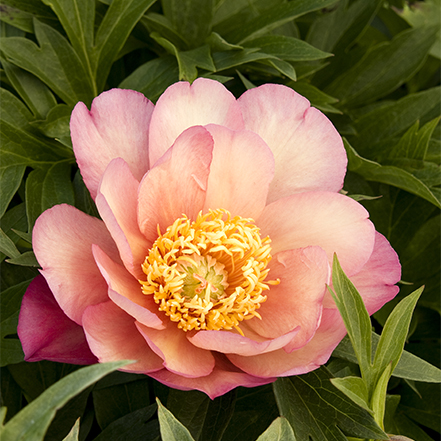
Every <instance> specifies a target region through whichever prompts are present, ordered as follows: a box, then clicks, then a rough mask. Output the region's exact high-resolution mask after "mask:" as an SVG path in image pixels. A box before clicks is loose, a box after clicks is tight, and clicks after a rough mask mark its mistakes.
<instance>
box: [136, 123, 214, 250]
mask: <svg viewBox="0 0 441 441" xmlns="http://www.w3.org/2000/svg"><path fill="white" fill-rule="evenodd" d="M212 150H213V138H212V137H211V135H210V133H209V132H208V131H207V130H206V129H204V128H203V127H200V126H196V127H191V128H190V129H188V130H186V131H185V132H184V133H182V134H181V135H180V136H179V138H178V139H177V140H176V142H175V144H174V145H173V147H172V148H170V149H169V150H168V151H167V153H166V154H165V155H164V156H163V157H162V158H161V160H160V161H158V162H157V163H156V164H155V166H154V167H153V168H152V169H151V170H150V171H149V172H148V174H147V175H146V176H145V177H144V179H143V180H142V182H141V185H140V187H139V195H138V201H139V202H138V223H139V227H140V229H141V231H142V233H143V234H144V236H145V237H146V238H147V239H148V240H150V241H151V242H152V243H153V242H154V241H155V240H156V238H157V236H158V233H157V228H158V225H159V228H160V229H161V231H162V232H163V233H164V232H165V230H166V229H167V227H169V226H170V225H172V224H173V222H174V221H175V220H176V219H178V218H180V217H182V215H183V214H186V215H187V216H188V217H189V218H196V216H197V214H198V212H199V211H200V210H202V207H203V206H204V201H205V193H206V190H207V179H208V173H209V171H210V163H211V159H212Z"/></svg>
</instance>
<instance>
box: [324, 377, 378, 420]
mask: <svg viewBox="0 0 441 441" xmlns="http://www.w3.org/2000/svg"><path fill="white" fill-rule="evenodd" d="M331 383H332V384H333V385H334V386H335V387H336V388H337V389H339V390H341V391H342V392H343V393H344V394H345V395H346V396H348V397H349V398H350V399H351V400H352V401H353V402H354V403H357V404H358V405H359V406H360V407H362V408H363V409H366V410H367V411H368V412H369V413H372V411H371V409H370V408H369V405H368V402H369V395H368V390H367V388H366V383H365V382H364V380H363V379H362V378H360V377H343V378H332V379H331Z"/></svg>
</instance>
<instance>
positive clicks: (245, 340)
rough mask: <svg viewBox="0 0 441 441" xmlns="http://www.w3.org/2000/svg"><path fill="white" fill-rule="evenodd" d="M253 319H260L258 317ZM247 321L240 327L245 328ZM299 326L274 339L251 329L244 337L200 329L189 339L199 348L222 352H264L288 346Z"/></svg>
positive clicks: (248, 353) (250, 353) (252, 353)
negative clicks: (263, 336)
mask: <svg viewBox="0 0 441 441" xmlns="http://www.w3.org/2000/svg"><path fill="white" fill-rule="evenodd" d="M252 320H258V319H256V318H254V319H252ZM246 325H247V323H245V324H242V325H241V326H240V328H241V329H242V330H244V329H245V328H246ZM298 331H299V328H295V329H293V330H292V331H290V332H288V333H286V334H285V335H282V336H280V337H278V338H274V339H266V338H262V337H261V336H259V335H258V334H256V333H254V332H253V331H252V329H249V330H248V332H246V333H245V336H244V337H242V336H241V335H239V334H235V333H233V332H229V331H199V332H196V333H195V334H194V335H189V336H188V340H189V341H190V342H191V343H192V344H194V345H195V346H197V347H198V348H202V349H208V350H211V351H217V352H221V353H222V354H239V355H244V356H249V355H257V354H264V353H266V352H271V351H275V350H276V349H280V348H283V347H284V346H286V345H287V344H288V343H289V342H290V341H291V340H292V339H293V338H294V337H295V335H296V334H297V332H298Z"/></svg>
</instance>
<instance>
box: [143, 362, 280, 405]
mask: <svg viewBox="0 0 441 441" xmlns="http://www.w3.org/2000/svg"><path fill="white" fill-rule="evenodd" d="M149 376H150V377H153V378H155V379H156V380H158V381H160V382H161V383H163V384H165V385H167V386H170V387H173V388H175V389H181V390H194V389H196V390H200V391H201V392H205V393H206V394H207V395H208V396H209V397H210V398H211V399H212V400H214V399H215V398H216V397H219V396H220V395H224V394H226V393H227V392H229V391H230V390H232V389H235V388H236V387H238V386H243V387H256V386H262V385H264V384H268V383H272V382H273V381H275V380H276V378H258V377H254V376H252V375H248V374H246V373H245V372H241V371H240V370H239V369H237V368H236V367H235V366H233V365H232V364H231V363H230V362H229V361H228V360H223V359H221V356H219V355H218V354H216V367H215V368H214V369H213V372H212V373H211V374H210V375H207V376H206V377H200V378H185V377H182V376H180V375H176V374H174V373H172V372H170V371H168V370H166V369H162V370H160V371H157V372H153V373H152V374H149Z"/></svg>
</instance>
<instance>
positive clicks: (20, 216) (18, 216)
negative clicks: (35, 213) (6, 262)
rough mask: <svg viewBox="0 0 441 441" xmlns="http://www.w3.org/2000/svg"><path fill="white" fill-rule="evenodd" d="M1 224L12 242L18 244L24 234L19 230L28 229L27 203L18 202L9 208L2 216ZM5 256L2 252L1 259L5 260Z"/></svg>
mask: <svg viewBox="0 0 441 441" xmlns="http://www.w3.org/2000/svg"><path fill="white" fill-rule="evenodd" d="M1 226H2V229H3V231H4V232H5V233H6V234H7V235H8V237H9V238H10V239H11V240H12V242H13V243H14V244H16V245H17V243H18V242H19V241H20V238H22V236H21V234H23V233H21V231H17V230H26V226H27V223H26V209H25V204H24V203H21V204H18V205H16V206H15V207H13V208H11V209H10V210H8V211H7V212H6V213H5V215H4V216H3V217H2V220H1ZM24 234H26V233H24ZM26 240H27V239H26ZM28 242H29V241H28ZM29 243H30V242H29ZM4 258H5V255H4V254H2V253H0V259H1V260H3V259H4Z"/></svg>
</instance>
